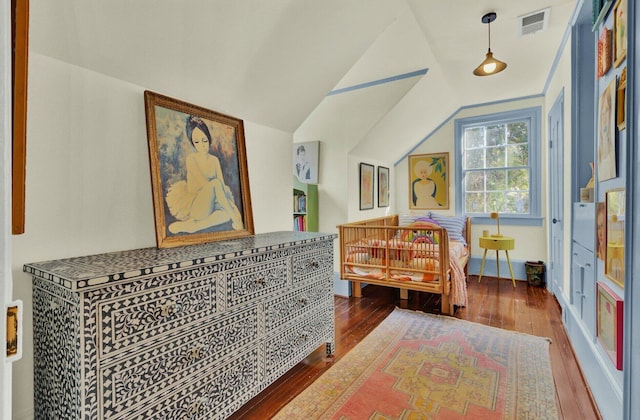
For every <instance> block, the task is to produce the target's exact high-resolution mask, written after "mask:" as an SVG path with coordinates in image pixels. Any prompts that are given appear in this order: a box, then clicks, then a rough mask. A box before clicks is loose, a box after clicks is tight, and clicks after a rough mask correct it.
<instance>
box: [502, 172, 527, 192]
mask: <svg viewBox="0 0 640 420" xmlns="http://www.w3.org/2000/svg"><path fill="white" fill-rule="evenodd" d="M507 177H508V181H507V189H509V190H511V191H527V192H528V191H529V170H528V169H511V170H509V171H507Z"/></svg>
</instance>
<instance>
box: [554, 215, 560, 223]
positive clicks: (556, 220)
mask: <svg viewBox="0 0 640 420" xmlns="http://www.w3.org/2000/svg"><path fill="white" fill-rule="evenodd" d="M559 221H560V220H558V219H556V218H555V217H554V218H553V220H552V222H553V223H554V224H556V223H558V222H559Z"/></svg>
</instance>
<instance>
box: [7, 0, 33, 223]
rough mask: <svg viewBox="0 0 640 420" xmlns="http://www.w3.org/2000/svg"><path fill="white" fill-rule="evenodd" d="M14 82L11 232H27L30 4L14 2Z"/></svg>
mask: <svg viewBox="0 0 640 420" xmlns="http://www.w3.org/2000/svg"><path fill="white" fill-rule="evenodd" d="M11 15H12V16H11V38H12V45H13V51H12V56H11V59H12V64H13V73H12V82H13V174H12V182H11V200H12V201H11V203H12V204H11V218H12V221H11V231H12V233H13V234H14V235H18V234H21V233H24V230H25V226H24V225H25V178H26V157H27V80H28V73H27V70H28V63H29V0H11Z"/></svg>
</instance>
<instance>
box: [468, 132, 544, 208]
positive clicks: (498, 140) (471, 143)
mask: <svg viewBox="0 0 640 420" xmlns="http://www.w3.org/2000/svg"><path fill="white" fill-rule="evenodd" d="M529 131H530V130H529V123H528V122H527V121H512V122H505V123H498V124H486V125H476V126H472V127H471V126H470V127H466V128H464V131H463V141H462V144H463V163H464V169H463V171H464V188H465V193H464V204H465V207H464V211H465V213H490V212H493V211H496V212H499V213H511V214H528V213H529V211H530V198H529V186H530V175H531V174H530V166H529V145H530V143H529Z"/></svg>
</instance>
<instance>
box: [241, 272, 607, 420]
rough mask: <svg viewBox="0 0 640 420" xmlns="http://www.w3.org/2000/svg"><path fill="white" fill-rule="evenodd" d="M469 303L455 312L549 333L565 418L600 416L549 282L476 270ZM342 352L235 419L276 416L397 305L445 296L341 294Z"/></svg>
mask: <svg viewBox="0 0 640 420" xmlns="http://www.w3.org/2000/svg"><path fill="white" fill-rule="evenodd" d="M468 293H469V304H468V306H467V307H464V308H458V309H457V311H456V313H455V315H454V316H455V317H457V318H460V319H465V320H468V321H472V322H478V323H480V324H485V325H491V326H497V327H500V328H504V329H508V330H513V331H518V332H523V333H527V334H533V335H538V336H541V337H548V338H549V339H550V340H551V345H550V346H549V354H550V357H551V367H552V370H553V378H554V382H555V385H556V401H557V404H558V411H559V414H560V418H561V419H582V420H591V419H600V418H601V417H600V415H599V413H598V411H597V408H596V407H595V404H594V403H593V398H592V396H591V394H590V391H589V388H588V386H587V384H586V382H585V380H584V377H583V375H582V372H581V370H580V366H579V365H578V363H577V361H576V358H575V354H574V352H573V348H572V347H571V343H570V342H569V339H568V338H567V335H566V333H565V330H564V326H563V325H562V314H561V311H560V306H559V305H558V303H557V301H556V299H555V297H554V296H553V295H551V294H550V293H548V291H547V290H546V289H544V288H538V287H532V286H528V285H527V283H526V282H517V287H516V288H515V289H514V288H513V285H512V284H511V280H510V279H504V278H503V279H499V280H498V279H496V278H494V277H482V281H481V282H480V283H478V278H477V277H476V276H470V277H469V281H468ZM335 302H336V304H335V314H336V352H335V355H334V356H333V357H327V356H326V354H325V349H324V346H322V347H321V348H319V349H317V350H316V351H314V352H313V353H312V354H311V355H309V357H307V358H306V359H305V360H304V361H302V362H301V363H299V364H298V365H296V366H295V367H294V368H292V369H291V370H290V371H289V372H287V373H286V374H285V375H284V376H283V377H282V378H280V379H279V380H277V381H276V382H275V383H274V384H272V385H271V386H269V387H268V388H267V389H265V390H264V391H263V392H262V393H260V394H259V395H258V396H256V397H255V398H254V399H252V400H251V401H249V402H248V403H247V404H245V405H244V406H243V407H241V408H240V409H239V410H238V411H237V412H236V413H234V415H233V416H232V417H231V418H233V419H240V418H243V419H267V418H270V417H272V416H273V415H274V414H275V413H277V412H278V410H280V409H281V408H282V407H284V406H285V405H286V404H287V403H288V402H289V401H291V400H292V399H293V398H294V397H295V396H296V395H298V393H300V392H301V391H302V390H304V389H305V388H306V387H307V386H309V385H310V384H311V383H313V381H315V380H316V379H317V378H318V377H319V376H320V375H322V373H324V372H325V371H326V370H328V369H329V368H330V367H331V366H333V364H334V363H335V362H336V361H337V360H339V359H340V358H341V357H343V356H344V355H345V354H346V353H348V352H349V350H351V349H352V348H353V347H354V346H356V345H357V344H358V343H359V342H360V341H361V340H362V339H363V338H364V337H366V336H367V334H369V332H371V331H372V330H373V329H374V328H375V327H376V326H377V325H378V324H380V323H381V322H382V321H383V320H384V319H385V318H386V317H387V316H388V315H389V314H390V313H391V312H392V311H393V309H394V308H395V307H396V306H397V307H401V308H405V309H413V310H420V311H424V312H428V313H440V297H439V296H437V295H431V294H428V293H418V292H410V293H409V300H406V301H402V300H400V298H399V293H398V291H397V290H394V289H389V288H385V287H381V286H367V287H365V288H364V289H363V297H362V298H361V299H356V298H344V297H336V298H335Z"/></svg>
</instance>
